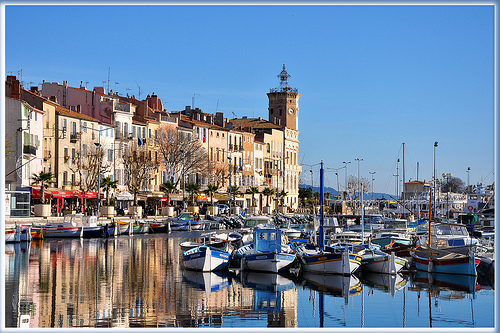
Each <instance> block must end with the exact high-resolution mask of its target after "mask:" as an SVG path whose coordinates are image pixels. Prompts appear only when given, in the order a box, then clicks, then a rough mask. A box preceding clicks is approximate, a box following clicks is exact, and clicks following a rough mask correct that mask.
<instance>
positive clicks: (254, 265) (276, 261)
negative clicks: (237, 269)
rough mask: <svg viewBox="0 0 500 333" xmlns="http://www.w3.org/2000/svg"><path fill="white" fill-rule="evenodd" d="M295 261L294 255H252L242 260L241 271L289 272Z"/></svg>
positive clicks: (269, 253) (271, 253) (245, 255)
mask: <svg viewBox="0 0 500 333" xmlns="http://www.w3.org/2000/svg"><path fill="white" fill-rule="evenodd" d="M294 260H295V254H292V253H275V252H268V253H251V254H244V255H243V257H242V258H241V269H242V270H251V271H260V272H271V273H278V272H281V271H284V270H287V269H289V268H290V266H291V265H292V263H293V261H294Z"/></svg>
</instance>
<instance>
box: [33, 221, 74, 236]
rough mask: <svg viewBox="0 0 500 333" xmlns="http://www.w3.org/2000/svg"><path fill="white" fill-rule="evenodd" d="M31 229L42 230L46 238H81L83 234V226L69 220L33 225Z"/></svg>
mask: <svg viewBox="0 0 500 333" xmlns="http://www.w3.org/2000/svg"><path fill="white" fill-rule="evenodd" d="M31 229H32V231H34V232H38V231H40V230H42V231H43V237H44V238H81V237H82V235H83V227H79V226H77V225H76V224H75V223H74V222H67V221H63V222H48V223H46V224H43V225H33V226H32V228H31Z"/></svg>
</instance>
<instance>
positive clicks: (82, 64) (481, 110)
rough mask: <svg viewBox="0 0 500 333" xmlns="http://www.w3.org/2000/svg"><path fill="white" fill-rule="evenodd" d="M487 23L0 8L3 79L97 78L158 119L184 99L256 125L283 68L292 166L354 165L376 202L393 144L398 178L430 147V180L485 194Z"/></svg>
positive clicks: (429, 17) (490, 120) (330, 182)
mask: <svg viewBox="0 0 500 333" xmlns="http://www.w3.org/2000/svg"><path fill="white" fill-rule="evenodd" d="M494 24H495V23H494V7H493V6H492V5H487V6H484V5H483V6H479V5H478V6H476V5H439V6H438V5H432V6H429V5H373V6H366V5H348V6H346V5H320V6H309V5H295V6H294V5H281V6H280V5H272V6H271V5H254V6H226V5H208V6H198V5H195V6H175V5H164V6H156V5H154V6H134V5H128V6H124V5H116V6H92V5H88V6H61V5H55V6H34V5H27V6H14V5H6V7H5V72H4V75H9V74H17V73H18V72H19V71H20V70H21V69H22V72H23V77H22V80H23V81H24V82H25V87H28V86H29V85H30V82H32V83H31V84H32V85H37V84H41V83H42V80H45V81H47V82H59V83H62V82H63V81H68V85H70V86H79V85H80V81H83V83H84V84H87V88H89V89H92V87H94V86H102V85H103V81H106V83H105V85H106V86H107V80H108V68H109V69H110V88H111V89H113V90H116V91H118V92H119V93H120V94H126V93H127V92H128V93H129V94H135V96H136V97H138V86H140V88H141V90H142V94H141V98H144V97H145V96H146V95H147V94H152V93H153V92H154V93H155V94H157V95H158V96H159V97H160V98H161V99H162V100H163V102H164V107H165V108H166V109H167V110H168V111H176V110H182V109H184V107H185V106H186V105H191V104H192V97H193V94H196V95H194V96H195V107H199V108H201V109H202V110H203V111H205V112H209V113H214V112H215V111H216V108H217V109H218V111H222V112H224V113H225V116H226V117H230V118H232V116H233V112H234V114H236V115H237V116H238V117H242V116H248V117H263V118H266V119H267V116H268V111H267V107H268V99H267V95H266V93H267V92H269V89H270V88H274V87H277V86H278V84H279V80H278V78H277V75H278V74H279V72H280V71H281V68H282V65H283V64H285V65H286V69H287V71H288V73H289V74H290V75H291V77H290V79H289V82H290V85H291V86H292V87H294V88H297V89H298V90H299V93H301V97H300V101H299V107H300V111H299V130H300V135H299V139H300V161H301V162H302V163H305V164H316V163H318V162H319V161H320V160H321V159H323V160H324V162H325V166H326V167H328V168H341V167H342V166H343V164H342V162H343V161H351V162H352V163H351V164H349V168H348V173H349V174H354V175H356V174H357V164H356V163H357V162H355V161H354V159H356V158H360V159H361V158H362V159H363V161H362V162H361V163H360V174H361V176H362V177H366V178H369V179H371V175H370V174H369V172H370V171H371V172H376V174H375V175H374V178H375V181H374V187H375V192H385V193H394V190H395V184H394V182H395V177H394V176H393V174H395V173H396V160H397V159H398V158H400V159H401V160H402V143H403V142H405V144H406V154H405V161H406V180H409V179H410V178H411V179H412V180H415V179H416V177H417V174H416V170H417V167H416V166H417V162H418V163H419V179H420V180H423V179H425V180H430V179H431V178H432V174H433V163H434V162H433V161H434V159H433V158H434V153H433V152H434V147H433V144H434V142H435V141H438V143H439V144H438V148H437V149H436V152H437V154H436V169H437V174H438V175H441V174H442V173H452V174H453V176H456V177H459V178H461V179H462V180H463V181H464V182H467V172H466V170H467V167H470V169H471V171H470V183H471V184H476V183H477V182H481V181H482V182H483V183H485V184H491V183H492V182H493V181H494V149H495V147H494V133H495V126H494V117H495V110H494V100H495V94H494V80H495V76H494V59H495V58H494V55H495V48H494V47H495V43H494V38H495V36H494ZM86 82H88V83H86ZM115 82H117V84H116V83H115ZM127 88H128V89H129V90H127ZM401 168H402V163H401V162H400V163H399V169H400V171H399V173H400V175H401ZM308 170H309V167H308V166H304V172H303V175H302V176H301V178H302V180H303V181H304V182H305V183H307V184H310V183H311V177H310V172H309V171H308ZM313 171H314V183H315V184H318V182H319V180H318V174H319V173H318V172H317V171H318V167H317V166H316V167H314V169H313ZM327 171H328V170H327ZM329 171H330V172H327V173H326V185H327V186H330V187H333V188H336V187H337V185H336V183H337V182H336V178H335V175H334V173H333V172H332V170H329ZM344 177H345V171H344V170H340V172H339V181H340V184H341V185H342V184H344ZM399 178H400V180H401V179H402V176H400V177H399Z"/></svg>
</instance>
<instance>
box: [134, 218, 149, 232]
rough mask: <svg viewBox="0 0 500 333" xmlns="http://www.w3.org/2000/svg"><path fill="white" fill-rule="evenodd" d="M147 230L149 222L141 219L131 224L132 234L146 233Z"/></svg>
mask: <svg viewBox="0 0 500 333" xmlns="http://www.w3.org/2000/svg"><path fill="white" fill-rule="evenodd" d="M148 232H149V223H146V222H141V221H136V222H135V223H134V224H133V230H132V233H133V234H134V235H138V234H147V233H148Z"/></svg>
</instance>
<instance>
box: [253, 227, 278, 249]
mask: <svg viewBox="0 0 500 333" xmlns="http://www.w3.org/2000/svg"><path fill="white" fill-rule="evenodd" d="M253 239H254V242H255V251H256V252H275V251H278V252H280V251H281V231H280V229H279V228H275V227H274V225H269V224H266V225H264V224H259V225H257V226H256V227H255V229H254V236H253Z"/></svg>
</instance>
